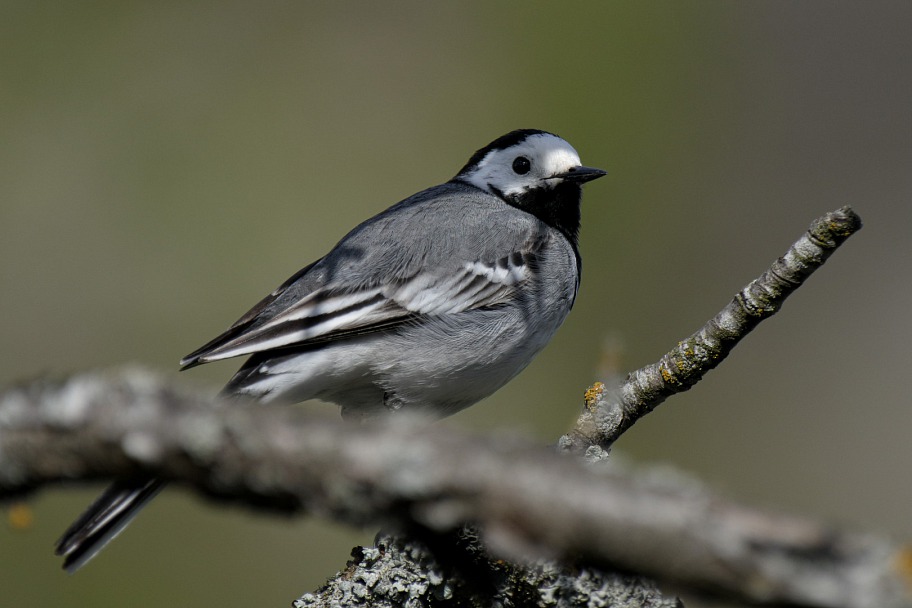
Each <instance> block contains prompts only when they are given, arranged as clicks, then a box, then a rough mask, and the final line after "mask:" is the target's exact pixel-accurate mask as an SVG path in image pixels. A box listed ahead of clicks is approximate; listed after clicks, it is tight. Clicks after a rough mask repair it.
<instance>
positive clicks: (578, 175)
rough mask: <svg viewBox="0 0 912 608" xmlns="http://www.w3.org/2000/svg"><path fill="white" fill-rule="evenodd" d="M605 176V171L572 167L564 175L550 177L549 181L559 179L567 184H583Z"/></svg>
mask: <svg viewBox="0 0 912 608" xmlns="http://www.w3.org/2000/svg"><path fill="white" fill-rule="evenodd" d="M607 174H608V172H607V171H602V170H601V169H593V168H592V167H573V168H572V169H570V170H569V171H567V172H566V173H558V174H557V175H553V176H551V177H550V178H549V179H556V178H561V179H565V180H567V181H569V182H577V183H579V184H584V183H586V182H591V181H592V180H594V179H598V178H600V177H602V176H603V175H607Z"/></svg>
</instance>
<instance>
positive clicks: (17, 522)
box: [6, 502, 35, 530]
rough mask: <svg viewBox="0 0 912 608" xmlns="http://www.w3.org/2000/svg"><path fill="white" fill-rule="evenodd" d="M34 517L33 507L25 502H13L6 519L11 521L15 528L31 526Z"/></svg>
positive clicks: (12, 526) (10, 523) (21, 528)
mask: <svg viewBox="0 0 912 608" xmlns="http://www.w3.org/2000/svg"><path fill="white" fill-rule="evenodd" d="M34 519H35V517H34V515H32V508H31V507H30V506H28V505H27V504H25V503H24V502H16V503H13V504H11V505H10V507H9V511H7V514H6V520H7V521H8V522H9V525H10V527H11V528H13V529H15V530H25V529H26V528H30V527H31V526H32V521H33V520H34Z"/></svg>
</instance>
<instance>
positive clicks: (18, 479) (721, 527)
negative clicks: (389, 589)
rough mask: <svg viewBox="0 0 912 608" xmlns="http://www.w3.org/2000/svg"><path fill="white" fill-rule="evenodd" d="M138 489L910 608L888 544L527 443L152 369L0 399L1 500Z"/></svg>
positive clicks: (864, 606) (752, 587) (812, 600)
mask: <svg viewBox="0 0 912 608" xmlns="http://www.w3.org/2000/svg"><path fill="white" fill-rule="evenodd" d="M137 473H142V474H153V475H157V476H160V477H163V478H165V479H169V480H173V481H176V482H179V483H182V484H184V485H185V486H187V487H190V488H193V489H194V490H196V491H198V492H200V493H202V494H205V495H207V496H210V497H212V498H216V499H221V500H229V501H234V502H241V503H244V504H247V505H250V506H251V507H260V508H266V509H273V510H276V509H278V510H282V511H286V512H296V511H300V510H305V509H306V510H309V511H311V512H315V513H317V514H321V515H324V516H328V517H333V518H336V519H338V520H341V521H345V522H351V523H356V524H365V523H368V522H371V523H379V524H383V525H391V526H394V527H396V528H397V529H401V530H405V531H409V532H412V533H414V534H416V535H417V536H418V537H427V538H434V537H436V536H439V535H446V534H452V533H453V532H454V531H455V530H458V529H459V528H460V527H461V526H462V525H463V524H464V523H466V522H469V523H472V524H474V525H476V526H477V527H478V529H479V530H480V531H481V534H482V537H483V541H484V546H485V547H486V550H487V551H489V552H490V553H491V554H492V555H494V556H495V557H501V558H506V559H508V560H515V561H519V562H524V561H527V560H528V559H530V558H532V557H534V556H536V555H541V556H550V557H552V558H557V559H563V560H567V562H568V563H585V564H590V565H594V566H599V565H603V566H604V565H610V566H612V567H620V568H621V569H622V570H626V571H630V572H637V573H642V574H645V575H650V576H654V577H656V578H659V579H665V580H672V581H676V582H678V583H679V584H683V585H689V586H694V587H700V588H712V589H722V590H724V591H726V592H727V593H730V594H736V595H739V596H741V597H746V598H750V599H751V600H753V601H769V602H780V603H792V604H802V605H809V606H833V607H846V608H868V607H874V606H876V607H878V608H897V607H900V606H902V607H909V606H912V598H910V595H909V591H910V588H909V587H907V586H906V585H907V583H908V582H909V575H910V573H909V566H908V564H909V561H910V560H909V558H908V555H909V554H908V552H907V551H906V550H904V549H903V548H902V547H901V546H899V545H897V544H895V543H893V542H891V541H890V540H887V539H884V538H881V537H878V536H875V535H871V534H863V533H853V532H849V531H845V530H841V529H837V528H831V527H827V526H823V525H820V524H817V523H815V522H812V521H807V520H803V519H798V518H794V517H788V516H783V515H779V514H773V513H767V512H762V511H759V510H755V509H750V508H747V507H742V506H738V505H733V504H731V503H729V502H726V501H724V500H721V499H720V498H719V497H718V496H715V495H713V494H712V493H710V492H708V491H707V490H706V489H705V488H702V487H701V486H699V484H696V483H693V482H689V481H680V480H678V479H669V478H667V477H658V478H655V477H653V476H650V475H646V474H638V475H630V474H628V473H625V472H623V471H620V470H618V469H617V467H616V465H604V466H599V467H591V466H587V465H585V464H584V463H582V462H580V461H578V460H577V459H572V458H566V457H562V456H560V455H558V454H556V453H554V451H553V450H549V449H547V448H544V447H541V446H537V445H534V444H531V443H530V442H528V441H524V440H521V439H518V438H504V437H478V436H470V435H466V434H461V433H457V432H455V431H454V430H452V429H444V428H440V427H435V426H428V425H424V424H418V423H415V422H413V421H408V420H406V419H404V418H397V419H396V421H395V423H394V424H388V425H384V426H374V425H352V424H346V423H344V422H342V421H340V420H336V419H325V418H321V417H316V416H313V415H312V414H309V413H307V412H306V411H304V410H301V409H298V408H289V407H281V406H269V405H257V406H256V407H246V405H245V404H243V403H239V402H220V401H218V400H217V399H216V398H215V397H209V396H203V395H200V394H196V393H189V392H186V391H182V390H179V389H178V388H176V387H174V386H171V385H169V383H167V382H164V381H162V380H161V379H159V378H157V377H155V376H153V375H150V374H148V373H144V372H140V371H132V372H128V373H121V374H82V375H77V376H74V377H72V378H70V379H68V380H65V381H61V382H49V381H39V382H34V383H31V384H28V385H24V386H21V387H19V388H13V389H9V390H7V391H4V392H2V393H0V498H4V497H5V498H9V497H13V496H20V495H22V494H25V493H27V492H29V491H33V490H36V489H38V488H40V487H43V486H45V485H47V484H50V483H58V482H63V481H75V480H79V481H85V480H94V479H102V478H104V479H110V478H116V477H125V476H130V475H134V474H137ZM904 560H905V561H904ZM902 564H905V569H904V568H903V567H901V565H902Z"/></svg>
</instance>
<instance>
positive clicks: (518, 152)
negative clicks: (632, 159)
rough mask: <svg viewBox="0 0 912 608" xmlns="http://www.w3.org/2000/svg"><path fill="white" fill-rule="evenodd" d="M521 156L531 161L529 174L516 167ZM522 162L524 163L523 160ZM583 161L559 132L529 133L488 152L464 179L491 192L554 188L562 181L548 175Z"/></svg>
mask: <svg viewBox="0 0 912 608" xmlns="http://www.w3.org/2000/svg"><path fill="white" fill-rule="evenodd" d="M520 157H523V158H525V159H527V160H528V161H529V165H528V166H529V170H528V172H526V173H520V172H517V171H516V169H514V163H516V159H518V158H520ZM519 164H520V166H522V165H523V163H522V161H520V163H519ZM580 164H581V163H580V157H579V154H577V153H576V150H574V149H573V146H571V145H570V144H568V143H567V142H566V141H564V140H563V139H561V138H560V137H557V136H556V135H551V134H550V133H539V134H535V135H530V136H529V137H527V138H526V139H524V140H523V141H522V142H520V143H518V144H516V145H515V146H510V147H509V148H504V149H503V150H492V151H491V152H488V154H487V156H485V157H484V158H483V159H481V161H480V162H479V163H478V166H477V167H476V168H475V169H474V170H473V171H472V172H470V173H467V174H465V175H463V176H461V179H464V180H465V181H467V182H469V183H470V184H472V185H473V186H477V187H478V188H481V189H482V190H486V191H487V192H490V193H492V194H493V193H494V190H498V191H500V192H501V193H502V194H504V195H506V196H510V195H514V194H520V193H522V192H525V191H526V190H530V189H533V188H553V187H554V186H556V185H557V184H559V183H561V182H562V181H563V180H562V179H560V178H557V179H549V178H553V176H554V175H559V174H561V173H566V172H567V171H569V170H570V169H572V168H574V167H579V166H580Z"/></svg>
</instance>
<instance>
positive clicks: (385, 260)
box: [56, 129, 606, 573]
mask: <svg viewBox="0 0 912 608" xmlns="http://www.w3.org/2000/svg"><path fill="white" fill-rule="evenodd" d="M604 175H606V172H605V171H604V170H602V169H595V168H592V167H586V166H583V165H582V164H581V162H580V157H579V154H577V152H576V150H575V149H574V148H573V147H572V146H571V145H570V144H569V143H568V142H567V141H565V140H564V139H562V138H560V137H558V136H557V135H554V134H553V133H550V132H547V131H541V130H538V129H519V130H515V131H511V132H510V133H507V134H506V135H503V136H501V137H498V138H497V139H495V140H494V141H492V142H491V143H489V144H488V145H486V146H485V147H483V148H481V149H479V150H478V151H476V152H475V153H474V154H473V155H472V156H471V157H470V158H469V160H468V162H467V163H466V164H465V166H463V167H462V169H461V170H460V171H459V172H458V173H457V174H456V175H455V177H453V178H452V179H450V180H449V181H447V182H445V183H443V184H440V185H437V186H433V187H431V188H428V189H426V190H423V191H421V192H418V193H417V194H414V195H412V196H410V197H408V198H406V199H404V200H402V201H400V202H399V203H396V204H395V205H393V206H392V207H389V208H388V209H386V210H385V211H383V212H381V213H379V214H378V215H375V216H374V217H372V218H370V219H368V220H366V221H364V222H363V223H361V224H360V225H358V226H357V227H355V228H354V229H353V230H351V231H350V232H349V233H348V234H347V235H346V236H344V237H343V238H342V240H340V241H339V242H338V244H336V246H335V247H333V248H332V250H330V252H329V253H328V254H326V255H325V256H324V257H322V258H320V259H319V260H317V261H315V262H313V263H312V264H310V265H308V266H306V267H304V268H303V269H302V270H300V271H299V272H297V273H295V274H294V275H292V276H291V278H289V279H288V280H287V281H285V282H284V283H282V284H281V285H280V286H279V287H278V288H277V289H276V290H275V291H273V292H272V293H270V294H269V295H268V296H266V297H265V298H263V299H262V300H261V301H260V302H259V303H258V304H256V305H255V306H254V307H253V308H251V309H250V311H248V312H247V313H246V314H245V315H243V316H242V317H241V318H240V319H238V320H237V321H236V322H235V323H234V324H233V325H231V326H230V327H229V328H228V329H227V330H226V331H224V332H223V333H221V334H220V335H218V336H217V337H215V338H214V339H213V340H211V341H209V342H207V343H206V344H205V345H203V346H202V347H200V348H199V349H197V350H195V351H193V352H192V353H190V354H189V355H187V356H186V357H184V358H183V359H182V360H181V362H180V363H181V369H189V368H192V367H195V366H197V365H201V364H203V363H209V362H212V361H219V360H222V359H229V358H233V357H242V356H246V357H247V360H246V362H245V363H244V364H243V365H242V366H241V368H240V369H239V370H238V371H237V373H235V374H234V376H233V377H232V378H231V379H230V380H229V382H228V384H227V385H226V386H225V388H224V389H223V391H222V394H223V395H225V396H245V397H248V398H252V399H255V400H258V401H260V402H278V403H296V402H300V401H305V400H309V399H319V400H323V401H328V402H332V403H336V404H338V405H339V406H341V413H342V416H343V417H344V418H349V419H355V420H365V419H371V418H376V417H378V416H383V415H386V414H388V413H391V412H397V411H408V412H413V413H418V414H423V415H427V416H431V417H445V416H448V415H450V414H453V413H455V412H458V411H460V410H462V409H464V408H466V407H468V406H470V405H472V404H474V403H476V402H478V401H480V400H481V399H484V398H485V397H487V396H489V395H490V394H492V393H494V392H495V391H496V390H498V389H499V388H501V387H502V386H503V385H504V384H506V383H507V382H508V381H509V380H511V379H512V378H513V377H515V376H516V375H517V374H518V373H519V372H520V371H522V370H523V369H524V368H525V367H526V366H527V365H528V364H529V363H530V362H531V361H532V359H533V358H534V357H535V355H537V354H538V352H539V351H541V350H542V348H543V347H544V346H545V345H546V344H547V343H548V342H549V340H550V339H551V338H552V336H553V335H554V334H555V332H556V331H557V329H558V328H559V327H560V325H561V324H562V323H563V322H564V320H565V319H566V317H567V315H568V313H569V312H570V309H571V308H572V306H573V303H574V301H575V300H576V295H577V291H578V290H579V286H580V276H581V268H582V261H581V258H580V252H579V247H578V240H579V230H580V220H581V198H582V185H583V184H584V183H586V182H589V181H591V180H594V179H597V178H600V177H602V176H604ZM164 485H165V482H164V481H163V480H160V479H156V478H152V477H146V478H137V479H124V480H119V481H115V482H114V483H113V484H112V485H111V486H110V487H109V488H108V489H107V490H106V491H105V492H104V493H103V494H102V495H101V496H100V497H99V498H98V499H96V501H95V502H94V503H93V504H92V505H91V506H90V507H89V508H88V509H87V510H86V512H85V513H83V515H82V516H80V517H79V518H78V519H77V520H76V521H75V522H74V523H73V524H72V525H71V526H70V527H69V528H68V529H67V530H66V532H65V533H64V534H63V536H62V537H61V538H60V539H59V541H58V542H57V546H56V553H57V554H58V555H61V556H63V557H64V564H63V567H64V568H65V569H66V570H67V571H69V572H71V573H72V572H75V571H76V570H78V569H79V568H80V567H82V566H83V565H84V564H85V563H86V562H88V561H89V560H90V559H92V557H94V556H95V555H96V554H97V553H98V552H99V551H100V550H101V549H102V548H103V547H104V546H105V545H106V544H107V543H108V542H109V541H110V540H112V539H113V538H114V537H115V536H116V535H117V534H118V533H119V532H120V531H121V530H123V528H124V527H125V526H126V525H127V524H128V523H129V522H130V521H131V520H132V519H133V517H135V516H136V514H137V513H138V512H139V510H140V509H141V508H142V507H143V506H145V505H146V504H147V503H148V502H149V501H150V500H151V499H152V498H154V497H155V496H156V495H157V494H158V492H159V491H161V489H162V488H163V487H164Z"/></svg>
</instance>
